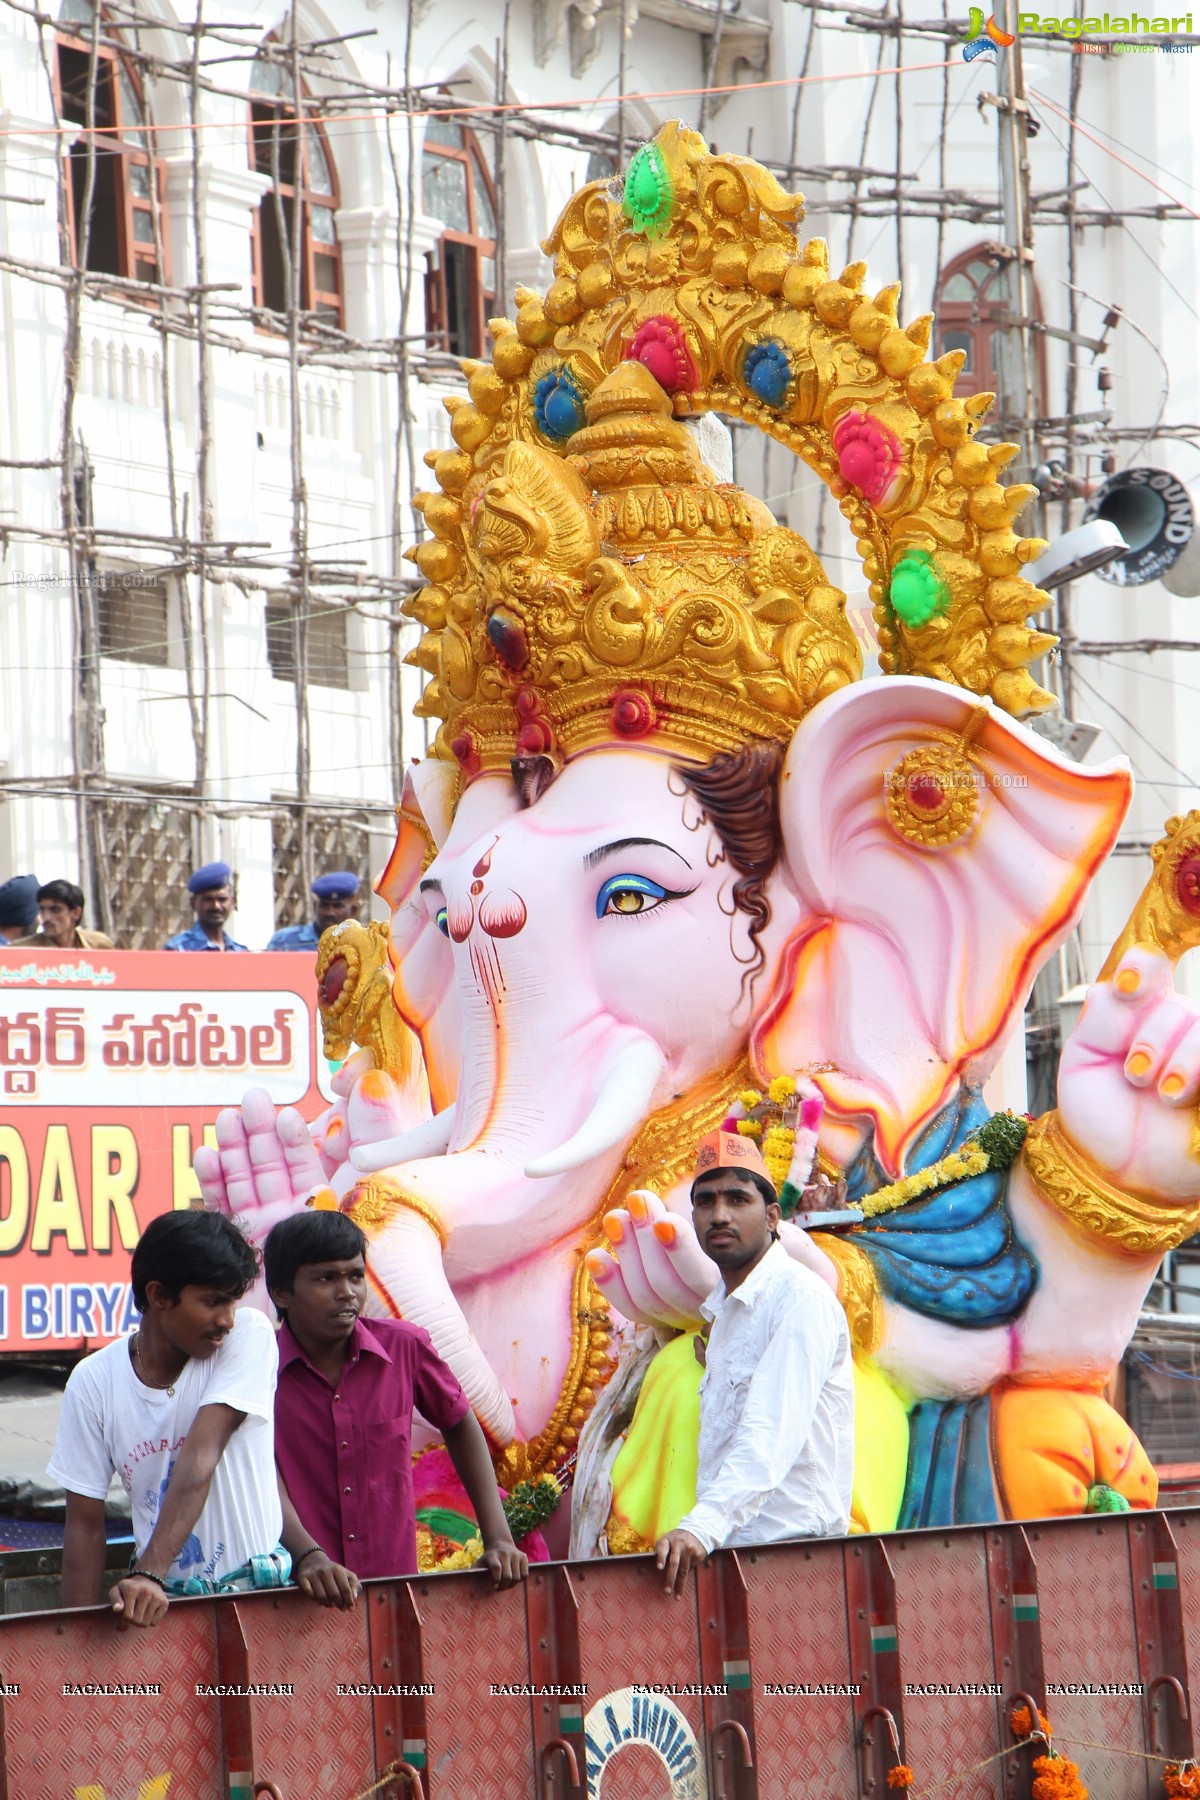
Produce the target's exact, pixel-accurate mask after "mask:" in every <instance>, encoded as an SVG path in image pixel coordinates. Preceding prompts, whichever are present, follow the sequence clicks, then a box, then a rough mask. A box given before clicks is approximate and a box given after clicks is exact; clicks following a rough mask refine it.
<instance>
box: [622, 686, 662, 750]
mask: <svg viewBox="0 0 1200 1800" xmlns="http://www.w3.org/2000/svg"><path fill="white" fill-rule="evenodd" d="M657 724H658V719H657V716H656V714H655V711H654V708H653V707H652V706H651V704H650V702H649V700H647V698H646V696H645V694H639V693H637V692H636V691H634V690H633V689H630V690H628V691H626V692H625V693H621V694H618V695H617V697H616V699H615V700H614V701H613V709H612V727H613V730H614V731H616V732H619V733H620V735H621V736H622V737H631V738H637V737H645V736H646V734H647V732H650V731H653V730H654V728H655V726H656V725H657Z"/></svg>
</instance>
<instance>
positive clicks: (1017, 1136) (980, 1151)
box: [859, 1112, 1029, 1219]
mask: <svg viewBox="0 0 1200 1800" xmlns="http://www.w3.org/2000/svg"><path fill="white" fill-rule="evenodd" d="M1028 1129H1029V1124H1028V1121H1027V1120H1025V1119H1018V1118H1016V1117H1014V1115H1013V1114H1012V1113H1010V1112H1003V1113H996V1114H995V1115H994V1116H993V1117H992V1118H990V1119H989V1120H988V1121H987V1123H986V1125H983V1126H981V1127H980V1129H979V1130H978V1131H977V1132H976V1133H975V1135H974V1136H973V1137H970V1138H967V1139H966V1141H965V1142H964V1143H962V1144H960V1145H959V1147H958V1149H957V1150H952V1151H951V1152H950V1154H949V1156H943V1157H942V1158H941V1159H940V1160H939V1161H938V1162H935V1163H930V1165H929V1167H928V1168H927V1169H918V1170H917V1172H916V1174H915V1175H905V1176H903V1177H902V1178H901V1180H899V1181H892V1182H889V1183H888V1185H887V1186H886V1187H881V1188H876V1189H875V1192H874V1193H873V1194H868V1195H867V1196H866V1197H865V1199H863V1200H860V1201H859V1205H860V1206H861V1208H862V1214H863V1218H864V1219H875V1218H878V1216H879V1214H880V1213H888V1212H895V1211H896V1209H897V1208H898V1207H901V1206H907V1205H908V1203H909V1201H910V1200H917V1199H919V1198H920V1196H921V1195H922V1194H929V1193H933V1192H934V1191H935V1190H936V1189H940V1188H946V1187H952V1186H953V1185H954V1183H955V1182H958V1181H968V1180H970V1178H971V1176H973V1175H986V1174H987V1173H988V1172H989V1170H999V1169H1007V1168H1008V1166H1009V1164H1010V1163H1011V1162H1012V1161H1013V1160H1014V1158H1015V1157H1016V1155H1017V1153H1018V1151H1019V1150H1020V1148H1021V1146H1022V1144H1023V1143H1024V1142H1025V1133H1026V1132H1027V1131H1028Z"/></svg>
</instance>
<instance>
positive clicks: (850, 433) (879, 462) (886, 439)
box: [833, 412, 904, 506]
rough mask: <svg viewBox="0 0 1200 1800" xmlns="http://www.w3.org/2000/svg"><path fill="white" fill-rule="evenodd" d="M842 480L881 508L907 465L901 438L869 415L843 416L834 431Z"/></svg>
mask: <svg viewBox="0 0 1200 1800" xmlns="http://www.w3.org/2000/svg"><path fill="white" fill-rule="evenodd" d="M833 447H834V449H835V450H836V451H837V459H838V468H839V469H840V471H841V475H842V480H843V481H845V482H846V483H847V484H848V485H849V486H850V487H856V488H857V489H858V490H859V492H860V493H861V494H862V496H863V498H864V499H865V500H869V501H870V502H871V504H872V506H878V505H879V504H880V502H881V501H882V500H884V499H886V497H887V494H888V492H889V490H890V488H891V487H892V485H893V483H894V482H895V479H896V477H897V475H898V474H899V473H900V468H901V464H902V463H903V461H904V451H903V448H902V446H901V444H900V440H899V438H897V437H896V435H895V433H894V432H891V431H889V430H888V428H887V426H886V425H884V424H883V423H882V422H881V420H879V419H873V418H871V416H870V414H869V413H860V412H849V413H843V414H842V416H841V418H840V419H839V420H838V422H837V424H836V425H835V426H834V428H833Z"/></svg>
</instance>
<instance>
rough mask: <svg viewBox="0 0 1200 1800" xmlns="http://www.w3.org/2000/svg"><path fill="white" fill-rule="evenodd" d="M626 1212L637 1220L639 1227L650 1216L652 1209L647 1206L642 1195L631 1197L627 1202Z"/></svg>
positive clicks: (631, 1195) (632, 1195)
mask: <svg viewBox="0 0 1200 1800" xmlns="http://www.w3.org/2000/svg"><path fill="white" fill-rule="evenodd" d="M625 1210H626V1212H627V1213H628V1214H629V1216H630V1218H631V1219H636V1220H637V1222H638V1224H639V1225H640V1224H641V1222H642V1220H643V1219H645V1218H647V1217H648V1216H649V1212H650V1208H649V1207H648V1206H647V1205H646V1202H645V1201H644V1200H643V1199H642V1196H641V1195H640V1194H630V1195H629V1197H628V1198H627V1199H626V1201H625Z"/></svg>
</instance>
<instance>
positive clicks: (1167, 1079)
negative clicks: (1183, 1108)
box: [1158, 1069, 1187, 1100]
mask: <svg viewBox="0 0 1200 1800" xmlns="http://www.w3.org/2000/svg"><path fill="white" fill-rule="evenodd" d="M1158 1085H1159V1087H1160V1088H1161V1089H1162V1091H1163V1093H1164V1094H1166V1096H1167V1098H1168V1099H1169V1100H1173V1099H1174V1098H1175V1096H1176V1094H1182V1092H1183V1090H1184V1088H1185V1087H1186V1086H1187V1080H1186V1078H1185V1077H1184V1076H1182V1075H1181V1074H1180V1073H1179V1071H1178V1069H1172V1071H1171V1073H1170V1074H1169V1075H1164V1076H1163V1078H1162V1080H1161V1081H1160V1082H1159V1084H1158Z"/></svg>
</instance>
